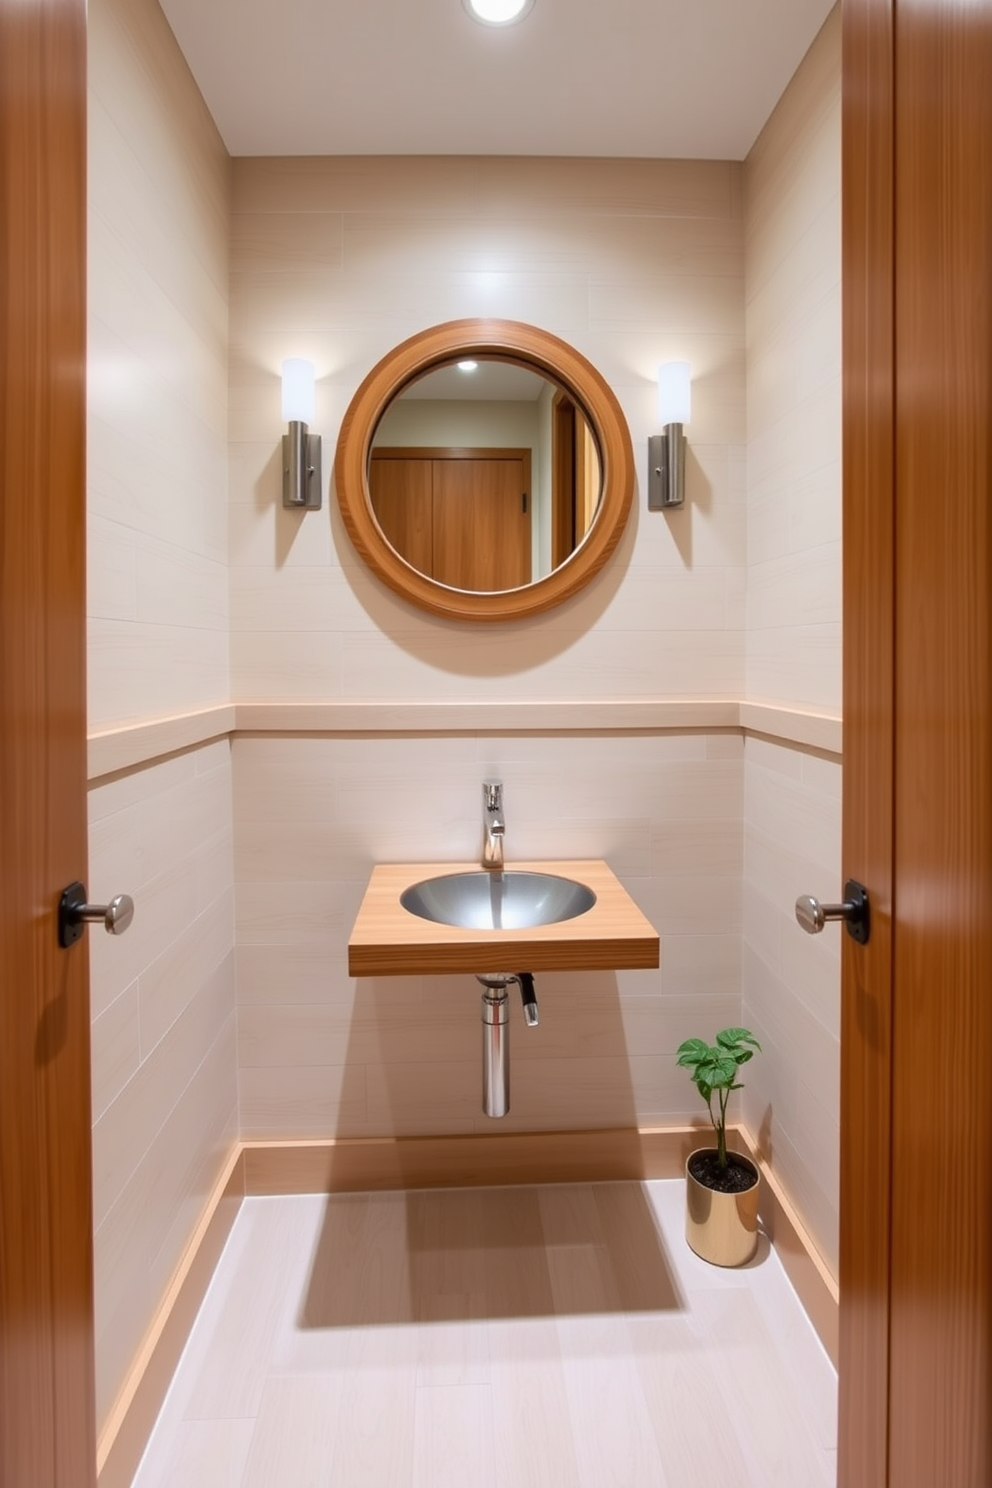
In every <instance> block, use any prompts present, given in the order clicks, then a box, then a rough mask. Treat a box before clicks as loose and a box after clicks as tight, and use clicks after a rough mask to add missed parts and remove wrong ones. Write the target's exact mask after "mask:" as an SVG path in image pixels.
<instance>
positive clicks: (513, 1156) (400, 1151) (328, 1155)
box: [244, 1126, 709, 1195]
mask: <svg viewBox="0 0 992 1488" xmlns="http://www.w3.org/2000/svg"><path fill="white" fill-rule="evenodd" d="M708 1129H709V1128H704V1127H702V1126H678V1127H668V1128H657V1129H645V1130H643V1131H638V1130H637V1129H636V1128H634V1127H624V1128H616V1129H614V1130H609V1131H564V1132H506V1133H500V1134H497V1135H495V1136H476V1135H473V1136H463V1137H461V1136H455V1137H450V1136H449V1137H356V1138H338V1139H336V1140H333V1141H324V1142H249V1143H246V1144H245V1149H244V1153H245V1193H246V1194H248V1195H251V1194H290V1193H351V1192H355V1193H361V1192H366V1191H371V1190H378V1189H390V1188H460V1187H471V1186H473V1185H500V1184H517V1183H596V1182H612V1181H616V1180H618V1179H624V1178H630V1179H636V1178H679V1177H681V1175H682V1173H683V1171H684V1170H685V1160H686V1158H687V1157H688V1156H689V1153H690V1152H691V1151H692V1150H693V1148H694V1147H698V1146H699V1143H700V1136H701V1134H702V1133H703V1132H704V1130H708Z"/></svg>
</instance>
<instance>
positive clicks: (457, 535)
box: [369, 445, 533, 591]
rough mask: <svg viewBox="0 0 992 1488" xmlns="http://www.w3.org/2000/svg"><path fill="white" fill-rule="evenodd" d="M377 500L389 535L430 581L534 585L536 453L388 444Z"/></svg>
mask: <svg viewBox="0 0 992 1488" xmlns="http://www.w3.org/2000/svg"><path fill="white" fill-rule="evenodd" d="M369 496H370V500H371V503H372V511H373V513H374V515H375V519H376V521H377V522H378V524H379V526H380V528H381V529H382V533H383V536H384V537H385V538H386V540H387V541H388V542H389V544H390V545H391V546H392V547H393V548H395V550H396V552H397V553H398V554H399V555H400V557H401V558H403V559H405V561H406V562H407V563H408V564H409V565H410V567H411V568H415V569H416V570H417V571H418V573H421V574H423V575H424V576H425V577H426V578H429V579H434V580H436V582H437V583H439V584H447V585H449V586H451V587H452V588H455V589H466V590H478V591H489V590H499V589H515V588H518V587H519V586H520V585H521V584H529V583H530V576H531V511H532V505H533V503H532V500H531V497H532V488H531V456H530V450H529V449H509V448H507V449H485V450H483V449H454V448H452V449H440V450H434V449H429V448H426V447H425V448H423V449H416V448H413V449H411V448H398V447H395V448H394V447H392V446H389V445H380V446H378V447H377V448H376V449H374V450H373V451H372V454H371V457H370V460H369Z"/></svg>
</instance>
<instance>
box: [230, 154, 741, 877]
mask: <svg viewBox="0 0 992 1488" xmlns="http://www.w3.org/2000/svg"><path fill="white" fill-rule="evenodd" d="M740 182H741V167H740V166H738V165H734V164H732V163H726V162H671V161H605V160H588V161H584V160H503V159H498V158H497V159H479V160H472V159H458V158H451V159H434V160H418V159H364V160H363V159H334V160H332V159H299V160H236V161H235V162H234V216H233V220H232V251H231V267H232V273H231V345H232V349H231V400H232V414H231V439H232V443H231V502H232V506H231V560H232V578H231V583H232V591H231V605H232V668H233V682H234V694H235V697H236V699H237V700H238V701H239V702H240V701H248V700H255V699H258V700H265V701H276V700H283V699H287V700H293V701H305V700H313V701H323V700H326V699H328V698H347V699H353V698H389V699H397V698H413V699H417V700H418V701H423V700H425V699H432V698H478V697H486V698H489V699H490V700H492V699H499V698H507V699H514V700H518V699H520V700H527V699H547V698H567V699H583V700H584V699H589V700H596V699H603V698H616V697H635V698H637V697H656V696H682V697H686V696H690V697H728V696H731V697H736V696H739V695H740V691H741V688H742V686H743V680H744V636H743V625H744V564H745V531H744V527H745V508H744V474H743V443H744V318H743V308H744V307H743V222H742V218H741V204H740ZM477 315H496V316H506V317H509V318H511V319H518V320H527V321H532V322H536V323H538V324H540V325H542V326H544V327H545V328H546V329H548V330H550V331H553V332H555V333H556V334H558V335H561V336H564V337H565V338H566V339H567V340H569V341H570V342H571V343H572V344H573V345H575V346H576V347H578V349H579V350H580V351H582V352H583V353H585V355H587V356H588V357H589V358H590V359H591V360H592V361H593V362H594V363H595V364H596V366H597V367H598V368H599V369H600V371H601V372H602V373H603V374H604V375H605V377H606V378H607V380H608V381H609V382H610V384H611V385H612V387H613V388H614V390H615V392H616V393H617V396H618V397H619V399H620V401H621V404H622V405H623V410H624V413H625V414H626V417H627V420H628V423H629V425H630V431H631V435H632V437H633V443H634V450H635V456H636V461H637V469H638V476H639V479H641V480H643V473H644V471H643V467H644V464H645V461H646V459H647V437H648V434H649V432H652V431H653V429H654V427H655V423H656V415H655V405H656V401H657V399H656V392H655V382H654V379H655V377H656V372H657V366H658V363H659V362H661V361H664V360H668V359H670V358H673V357H685V358H687V359H688V360H690V361H691V362H692V364H693V368H694V373H695V384H694V405H693V425H692V441H691V443H692V450H691V455H690V463H689V488H690V495H691V500H690V501H689V503H688V504H687V505H686V507H685V509H684V510H683V511H680V512H676V513H673V514H671V515H661V514H653V515H651V516H648V514H647V513H646V512H645V510H644V509H643V508H644V502H643V499H642V498H640V497H639V498H638V499H637V501H636V503H635V510H634V513H633V516H632V519H631V523H630V528H629V531H628V533H627V534H626V536H625V538H624V540H623V542H622V543H621V546H620V549H619V551H618V553H617V555H616V557H615V559H614V560H612V561H611V563H610V565H609V567H608V569H607V571H606V572H605V573H603V574H602V575H601V576H600V577H598V578H597V579H596V581H595V582H594V583H593V584H592V585H591V586H590V587H589V589H587V590H586V591H585V593H583V594H582V595H581V596H579V597H577V598H576V599H574V600H572V601H571V602H569V603H568V604H566V605H563V606H561V607H560V608H558V609H556V610H554V611H552V612H551V613H550V614H548V615H546V616H542V617H538V618H537V619H534V620H530V621H528V622H527V624H526V625H510V626H505V625H504V626H499V627H496V628H492V627H490V628H488V629H487V628H482V629H480V628H478V627H476V628H472V627H468V626H465V625H454V624H450V623H441V622H439V621H438V620H437V619H435V618H433V617H430V616H426V615H423V614H421V613H420V612H418V611H416V610H414V609H413V608H411V607H410V606H409V605H407V604H406V603H404V602H403V601H402V600H400V599H398V598H396V597H395V596H394V595H393V594H392V593H391V592H389V591H388V590H386V589H385V588H383V586H382V585H381V584H379V583H378V582H377V581H376V580H375V579H373V578H371V577H370V576H369V575H368V574H367V572H366V571H365V569H364V568H363V567H362V565H361V564H360V563H359V562H358V561H357V558H356V555H355V552H354V550H353V549H352V547H351V545H350V543H349V540H348V538H347V535H346V534H345V532H344V530H343V526H342V523H341V521H340V519H339V517H338V513H337V503H336V500H335V498H334V495H333V491H330V492H328V490H327V488H328V485H329V481H330V472H331V463H332V458H333V451H334V445H335V441H336V438H337V433H338V427H339V424H340V420H341V417H342V414H343V413H344V411H345V409H346V407H347V405H348V402H349V401H350V399H351V396H352V394H353V393H354V391H355V389H356V387H357V386H358V383H359V382H360V381H361V379H362V377H364V375H365V373H366V372H367V371H368V370H369V369H370V368H371V367H372V366H373V365H374V364H375V363H376V362H377V361H378V359H379V358H380V357H381V356H382V355H383V354H384V353H385V352H386V351H387V350H388V349H389V348H390V347H391V346H393V345H394V344H395V343H396V342H397V341H400V340H402V339H403V338H404V337H406V336H408V335H410V334H412V333H413V332H414V331H417V330H421V329H423V328H424V327H425V326H428V325H431V324H434V323H436V322H439V321H444V320H449V319H455V318H458V317H462V316H477ZM288 355H302V356H308V357H311V358H312V359H313V361H314V362H315V364H316V367H317V371H318V378H319V382H318V398H317V426H318V428H319V430H320V432H321V433H322V434H323V436H324V476H325V479H324V486H325V506H324V510H323V511H321V512H317V513H311V514H307V515H301V514H299V513H296V512H285V511H283V510H282V507H281V504H280V470H279V436H280V433H281V424H280V415H279V377H278V372H279V366H280V362H281V359H282V358H283V357H285V356H288ZM443 847H444V845H443V844H439V848H440V849H442V850H443Z"/></svg>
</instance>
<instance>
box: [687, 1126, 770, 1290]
mask: <svg viewBox="0 0 992 1488" xmlns="http://www.w3.org/2000/svg"><path fill="white" fill-rule="evenodd" d="M713 1151H715V1148H712V1147H700V1148H697V1149H696V1152H713ZM696 1152H690V1154H689V1156H688V1158H687V1159H686V1165H685V1238H686V1243H687V1244H688V1246H689V1249H690V1250H694V1251H695V1252H696V1254H697V1255H698V1256H701V1257H702V1259H703V1260H704V1261H709V1262H710V1263H711V1264H712V1265H714V1266H743V1265H744V1263H745V1262H746V1261H749V1260H750V1259H751V1257H752V1256H753V1255H754V1253H755V1251H756V1250H757V1248H758V1194H759V1192H760V1189H761V1184H760V1182H759V1178H760V1174H759V1173H758V1169H757V1168H756V1167H755V1165H754V1163H753V1162H752V1161H751V1159H750V1158H749V1157H744V1156H743V1154H742V1153H740V1152H735V1153H733V1154H732V1157H733V1161H734V1163H735V1164H738V1165H740V1166H741V1167H745V1168H749V1169H750V1171H751V1172H752V1173H753V1174H754V1185H753V1187H751V1188H748V1189H745V1191H744V1192H743V1193H719V1192H718V1191H717V1190H716V1189H713V1188H707V1187H706V1185H705V1184H704V1183H700V1182H699V1179H698V1178H694V1177H693V1176H692V1174H691V1173H690V1172H689V1164H690V1163H691V1162H692V1159H693V1158H694V1157H695V1156H696Z"/></svg>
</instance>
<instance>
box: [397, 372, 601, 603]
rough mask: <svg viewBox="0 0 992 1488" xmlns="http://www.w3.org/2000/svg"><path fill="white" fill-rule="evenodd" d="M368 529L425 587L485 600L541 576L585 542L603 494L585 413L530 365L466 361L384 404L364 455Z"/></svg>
mask: <svg viewBox="0 0 992 1488" xmlns="http://www.w3.org/2000/svg"><path fill="white" fill-rule="evenodd" d="M368 484H369V492H370V495H371V500H372V510H373V513H374V515H375V519H376V522H377V523H378V525H379V528H380V530H381V531H382V534H383V536H384V537H385V538H386V540H387V542H388V543H389V544H390V546H391V547H392V548H393V549H394V551H395V552H397V553H398V554H399V555H400V556H401V557H402V558H403V559H405V561H406V562H407V563H408V564H410V566H411V567H412V568H415V569H416V570H417V571H418V572H419V573H421V574H423V575H425V577H427V578H430V579H433V580H435V582H437V583H439V584H444V585H446V586H448V587H450V588H454V589H461V590H467V591H473V592H476V593H493V592H499V591H503V590H509V589H517V588H521V587H523V586H524V585H527V584H530V583H533V582H535V581H536V580H538V579H542V578H545V577H547V576H548V575H549V574H550V573H552V572H553V571H554V570H555V569H556V568H558V567H560V565H561V564H562V563H564V562H565V561H566V559H568V558H569V557H570V556H571V554H572V553H573V552H574V551H575V549H576V548H577V547H578V546H579V545H580V544H581V542H582V540H583V538H584V537H585V536H586V534H587V532H588V531H589V528H590V526H591V524H592V521H593V519H594V517H595V514H596V510H597V507H598V505H599V502H600V498H601V493H602V465H601V461H600V455H599V450H598V447H597V443H596V438H595V435H594V433H593V431H592V429H591V427H590V425H589V422H588V420H587V418H586V416H585V413H584V411H583V409H582V407H581V405H580V404H579V403H578V402H577V401H576V399H575V398H574V397H572V396H571V394H570V393H568V392H567V391H566V390H565V389H563V388H562V387H560V386H559V385H558V384H557V383H555V382H553V381H551V380H550V379H548V378H546V377H545V376H543V374H542V373H540V372H538V371H536V370H535V369H534V368H533V367H532V366H527V365H525V364H523V363H520V362H513V361H510V360H506V359H502V358H485V357H479V358H478V359H475V358H472V359H471V360H465V361H462V362H457V363H456V362H452V363H449V364H445V365H443V366H438V367H435V368H433V369H432V370H431V371H429V372H427V373H426V374H425V375H424V376H422V377H420V378H418V379H417V380H416V381H414V382H411V383H409V384H408V385H407V386H406V387H404V388H403V389H402V391H401V392H400V393H399V394H398V395H397V396H396V397H395V398H394V399H393V400H392V401H391V402H390V404H389V405H388V407H387V408H386V410H385V412H384V413H383V414H382V417H381V418H380V419H379V422H378V424H377V426H376V430H375V434H374V437H373V440H372V442H371V446H370V449H369V466H368Z"/></svg>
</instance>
